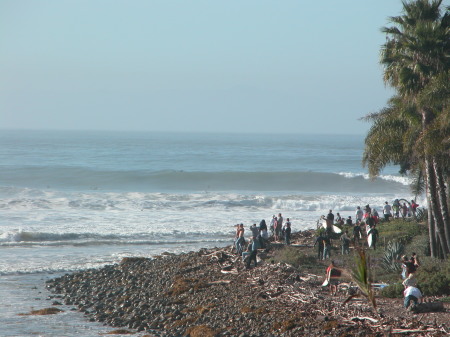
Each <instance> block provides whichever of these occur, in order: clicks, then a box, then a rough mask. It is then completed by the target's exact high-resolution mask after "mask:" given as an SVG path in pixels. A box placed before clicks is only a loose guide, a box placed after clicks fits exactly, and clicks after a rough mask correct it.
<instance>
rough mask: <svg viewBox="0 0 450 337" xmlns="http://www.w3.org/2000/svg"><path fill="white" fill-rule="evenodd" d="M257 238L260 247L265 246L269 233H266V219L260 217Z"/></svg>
mask: <svg viewBox="0 0 450 337" xmlns="http://www.w3.org/2000/svg"><path fill="white" fill-rule="evenodd" d="M259 239H260V241H261V242H260V243H261V248H264V247H265V246H266V241H267V240H269V234H268V233H267V224H266V220H264V219H262V220H261V222H260V223H259Z"/></svg>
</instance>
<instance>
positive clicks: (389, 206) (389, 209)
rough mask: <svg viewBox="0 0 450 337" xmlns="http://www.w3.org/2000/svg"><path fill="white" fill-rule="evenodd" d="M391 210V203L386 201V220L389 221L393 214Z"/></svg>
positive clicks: (384, 209) (384, 212)
mask: <svg viewBox="0 0 450 337" xmlns="http://www.w3.org/2000/svg"><path fill="white" fill-rule="evenodd" d="M391 210H392V207H391V205H389V204H388V202H387V201H386V202H385V203H384V206H383V214H384V220H386V221H389V218H390V217H391V216H392V214H391Z"/></svg>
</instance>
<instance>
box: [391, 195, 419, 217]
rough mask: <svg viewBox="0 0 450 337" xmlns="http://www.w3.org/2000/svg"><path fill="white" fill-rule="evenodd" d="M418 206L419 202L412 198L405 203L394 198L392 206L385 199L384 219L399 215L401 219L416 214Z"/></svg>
mask: <svg viewBox="0 0 450 337" xmlns="http://www.w3.org/2000/svg"><path fill="white" fill-rule="evenodd" d="M418 207H419V204H417V203H416V202H415V201H414V200H411V202H410V204H409V205H407V204H406V202H403V204H402V203H401V202H400V201H399V200H398V199H395V200H394V202H393V203H392V206H391V205H390V204H389V203H388V202H387V201H386V202H385V203H384V206H383V215H384V220H385V221H390V218H394V219H399V218H400V216H401V217H402V218H403V219H406V218H407V217H411V216H416V212H417V208H418Z"/></svg>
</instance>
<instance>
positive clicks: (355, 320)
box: [350, 317, 378, 323]
mask: <svg viewBox="0 0 450 337" xmlns="http://www.w3.org/2000/svg"><path fill="white" fill-rule="evenodd" d="M350 320H352V321H353V322H358V321H370V322H372V323H378V320H377V319H375V318H372V317H352V318H350Z"/></svg>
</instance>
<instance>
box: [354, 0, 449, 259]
mask: <svg viewBox="0 0 450 337" xmlns="http://www.w3.org/2000/svg"><path fill="white" fill-rule="evenodd" d="M441 4H442V0H415V1H409V2H408V1H403V15H401V16H396V17H391V18H390V22H391V23H392V24H393V26H392V27H384V28H383V29H382V32H384V33H385V34H386V43H385V44H384V45H383V47H382V49H381V64H382V65H383V66H384V80H385V82H386V83H387V84H389V85H391V86H392V87H394V88H395V89H396V91H397V97H396V98H395V99H393V100H391V101H390V104H389V106H388V108H387V109H386V110H385V111H381V112H380V113H379V114H376V115H374V116H372V117H371V118H373V120H374V125H373V126H372V128H371V130H370V131H369V134H368V136H367V137H366V151H365V154H364V158H363V162H364V163H366V164H367V165H368V166H369V172H370V173H371V174H376V173H378V172H379V169H380V168H382V167H384V166H385V165H386V164H387V163H388V162H390V163H394V164H399V165H403V167H404V168H405V169H406V170H421V173H422V174H423V175H424V177H425V181H426V191H427V200H428V205H429V207H428V209H429V217H428V219H429V233H430V246H431V252H432V256H438V255H440V256H441V257H444V256H446V255H447V254H448V253H450V223H449V213H448V200H447V194H446V193H445V179H446V177H447V179H448V176H449V172H448V165H447V164H448V144H449V140H448V139H449V137H448V136H449V132H448V130H449V128H448V119H449V117H448V97H449V91H448V82H449V81H448V79H449V77H448V75H449V69H450V67H449V65H450V57H449V55H450V28H449V27H450V24H449V23H450V13H449V10H450V9H449V8H447V9H446V12H445V14H444V15H442V13H441ZM369 118H370V117H369ZM442 120H443V121H447V123H446V124H445V123H444V127H443V126H442V124H440V123H438V121H439V122H441V121H442ZM418 121H420V123H417V122H418ZM401 123H404V125H403V126H400V124H401ZM389 128H391V130H387V129H389ZM391 141H397V142H399V141H401V142H402V145H403V146H398V145H392V144H391V145H389V142H391ZM377 142H378V143H379V144H378V145H375V144H376V143H377ZM436 144H439V146H436ZM383 145H384V146H385V147H384V149H383ZM383 150H388V151H389V154H387V155H386V153H384V154H383V153H382V152H383ZM384 152H386V151H384Z"/></svg>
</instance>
